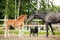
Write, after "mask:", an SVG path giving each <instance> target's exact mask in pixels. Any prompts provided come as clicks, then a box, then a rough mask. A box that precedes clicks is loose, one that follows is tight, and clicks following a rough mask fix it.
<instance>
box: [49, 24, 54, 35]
mask: <svg viewBox="0 0 60 40" xmlns="http://www.w3.org/2000/svg"><path fill="white" fill-rule="evenodd" d="M49 26H50V28H51V31H52V34H53V35H55V33H54V31H53V28H52V25H51V23H50V24H49Z"/></svg>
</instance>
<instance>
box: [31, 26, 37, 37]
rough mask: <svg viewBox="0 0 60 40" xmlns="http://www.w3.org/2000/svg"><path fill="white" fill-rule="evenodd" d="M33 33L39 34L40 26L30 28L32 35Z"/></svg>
mask: <svg viewBox="0 0 60 40" xmlns="http://www.w3.org/2000/svg"><path fill="white" fill-rule="evenodd" d="M31 34H33V36H35V34H37V36H38V27H37V26H35V28H30V36H31Z"/></svg>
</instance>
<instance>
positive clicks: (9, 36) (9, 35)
mask: <svg viewBox="0 0 60 40" xmlns="http://www.w3.org/2000/svg"><path fill="white" fill-rule="evenodd" d="M7 33H8V37H9V38H10V34H9V29H8V32H7Z"/></svg>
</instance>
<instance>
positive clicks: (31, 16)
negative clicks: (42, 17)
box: [27, 12, 35, 22]
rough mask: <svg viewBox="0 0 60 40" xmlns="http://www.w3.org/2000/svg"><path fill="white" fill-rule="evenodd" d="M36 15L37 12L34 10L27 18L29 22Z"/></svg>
mask: <svg viewBox="0 0 60 40" xmlns="http://www.w3.org/2000/svg"><path fill="white" fill-rule="evenodd" d="M34 17H35V12H33V13H32V14H31V15H30V16H29V17H28V18H27V22H29V21H31V20H32V19H34Z"/></svg>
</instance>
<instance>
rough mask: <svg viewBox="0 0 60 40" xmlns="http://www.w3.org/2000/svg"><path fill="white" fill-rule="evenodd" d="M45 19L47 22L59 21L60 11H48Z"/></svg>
mask: <svg viewBox="0 0 60 40" xmlns="http://www.w3.org/2000/svg"><path fill="white" fill-rule="evenodd" d="M45 21H46V22H58V21H60V13H52V12H50V13H48V14H47V15H46V16H45Z"/></svg>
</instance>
